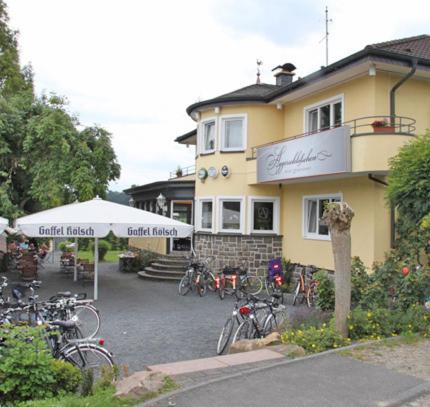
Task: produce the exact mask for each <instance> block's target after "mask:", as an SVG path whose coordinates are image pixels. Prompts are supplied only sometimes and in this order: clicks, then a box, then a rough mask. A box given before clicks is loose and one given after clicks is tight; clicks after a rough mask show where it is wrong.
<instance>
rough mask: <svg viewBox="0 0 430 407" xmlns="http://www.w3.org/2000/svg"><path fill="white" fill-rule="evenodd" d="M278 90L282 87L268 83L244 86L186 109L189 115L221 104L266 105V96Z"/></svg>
mask: <svg viewBox="0 0 430 407" xmlns="http://www.w3.org/2000/svg"><path fill="white" fill-rule="evenodd" d="M279 88H282V86H278V85H271V84H268V83H260V84H253V85H249V86H245V87H244V88H240V89H237V90H234V91H233V92H230V93H225V94H224V95H221V96H217V97H215V98H213V99H209V100H205V101H203V102H197V103H194V104H192V105H191V106H189V107H188V108H187V113H188V114H191V112H192V111H193V110H194V109H196V108H197V107H200V106H204V105H216V104H221V103H229V102H242V101H246V102H260V103H266V98H267V95H269V94H271V93H272V92H273V91H274V90H277V89H279Z"/></svg>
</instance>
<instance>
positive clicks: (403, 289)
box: [396, 267, 430, 310]
mask: <svg viewBox="0 0 430 407" xmlns="http://www.w3.org/2000/svg"><path fill="white" fill-rule="evenodd" d="M399 274H400V273H399ZM429 296H430V269H429V268H428V267H426V268H418V269H412V270H411V272H410V273H409V274H408V275H407V276H405V277H403V276H402V278H401V279H400V280H399V284H398V288H397V298H396V300H397V303H396V307H398V308H400V309H402V310H406V309H408V308H410V307H411V306H412V305H413V304H416V303H418V304H424V302H425V300H426V299H427V298H428V297H429Z"/></svg>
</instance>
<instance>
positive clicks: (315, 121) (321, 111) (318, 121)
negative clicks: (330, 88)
mask: <svg viewBox="0 0 430 407" xmlns="http://www.w3.org/2000/svg"><path fill="white" fill-rule="evenodd" d="M342 122H343V96H336V97H334V98H332V99H328V100H324V101H322V102H320V103H317V104H315V105H311V106H307V107H305V133H315V132H317V131H324V130H328V129H332V128H334V127H339V126H341V125H342Z"/></svg>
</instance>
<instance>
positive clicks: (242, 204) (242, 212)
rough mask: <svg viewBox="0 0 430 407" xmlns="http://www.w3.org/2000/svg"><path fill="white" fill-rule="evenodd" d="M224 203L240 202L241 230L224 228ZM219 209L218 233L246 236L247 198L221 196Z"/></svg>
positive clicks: (218, 200) (218, 199)
mask: <svg viewBox="0 0 430 407" xmlns="http://www.w3.org/2000/svg"><path fill="white" fill-rule="evenodd" d="M223 202H240V225H239V229H223V228H222V204H223ZM217 207H218V212H217V213H218V230H217V231H218V232H221V233H233V234H242V235H243V234H244V231H245V198H244V197H243V196H237V195H236V196H219V197H218V198H217Z"/></svg>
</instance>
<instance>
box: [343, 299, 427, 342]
mask: <svg viewBox="0 0 430 407" xmlns="http://www.w3.org/2000/svg"><path fill="white" fill-rule="evenodd" d="M348 330H349V337H350V338H351V339H353V340H354V339H355V340H356V339H381V338H383V337H389V336H397V335H406V334H412V333H419V334H422V335H424V336H429V335H430V313H429V311H427V310H426V309H425V308H424V307H422V306H419V305H412V306H411V307H409V308H408V309H407V310H400V309H396V310H389V309H385V308H376V309H374V310H365V309H362V308H356V309H354V310H353V311H352V312H351V313H350V315H349V316H348Z"/></svg>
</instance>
